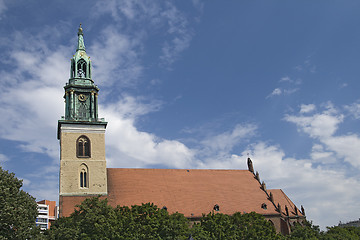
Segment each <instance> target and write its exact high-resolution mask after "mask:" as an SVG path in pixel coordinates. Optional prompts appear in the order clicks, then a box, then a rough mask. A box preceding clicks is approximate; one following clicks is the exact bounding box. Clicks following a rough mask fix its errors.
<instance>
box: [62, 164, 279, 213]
mask: <svg viewBox="0 0 360 240" xmlns="http://www.w3.org/2000/svg"><path fill="white" fill-rule="evenodd" d="M107 178H108V199H109V203H110V204H111V205H112V206H116V205H120V206H124V205H125V206H131V205H139V204H142V203H147V202H151V203H154V204H156V205H157V206H158V207H159V208H162V207H163V206H166V207H167V209H168V211H169V212H170V213H173V212H180V213H183V214H184V215H185V216H186V217H201V216H202V214H208V213H209V212H212V211H213V207H214V205H215V204H218V205H219V207H220V211H219V212H220V213H225V214H233V213H235V212H242V213H243V212H247V213H249V212H252V211H254V212H257V213H260V214H263V215H268V214H269V215H271V214H276V215H277V214H279V213H278V212H277V211H276V209H275V207H274V205H273V203H272V202H271V201H270V200H269V199H268V196H267V194H266V193H265V192H264V191H263V190H262V189H261V188H260V186H261V185H260V183H259V182H258V181H257V180H256V179H255V178H254V175H253V173H251V172H249V171H247V170H199V169H189V170H187V169H129V168H108V169H107ZM69 200H70V199H69ZM73 200H75V199H73ZM263 203H265V204H266V206H267V209H263V208H262V207H261V206H262V204H263Z"/></svg>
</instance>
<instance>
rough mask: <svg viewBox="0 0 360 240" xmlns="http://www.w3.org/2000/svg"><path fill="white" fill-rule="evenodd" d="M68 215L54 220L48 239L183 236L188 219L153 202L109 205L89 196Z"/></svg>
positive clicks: (162, 237) (176, 237)
mask: <svg viewBox="0 0 360 240" xmlns="http://www.w3.org/2000/svg"><path fill="white" fill-rule="evenodd" d="M78 207H79V209H78V210H76V211H75V212H74V213H73V214H71V216H70V217H67V218H60V219H59V220H57V221H55V223H54V224H53V225H52V226H51V229H50V231H48V233H47V234H48V236H49V238H50V239H149V240H151V239H186V236H187V234H188V230H189V228H188V220H187V219H186V218H185V217H184V216H183V215H182V214H179V213H175V214H171V215H170V214H169V213H168V212H167V211H166V210H163V209H159V208H158V207H157V206H155V205H154V204H149V203H147V204H142V205H141V206H137V205H135V206H132V207H131V208H128V207H119V206H118V207H117V208H115V209H114V208H112V207H111V206H109V205H108V204H107V200H106V199H105V200H101V199H100V198H99V197H95V198H88V199H86V200H85V201H84V202H82V203H81V205H79V206H78Z"/></svg>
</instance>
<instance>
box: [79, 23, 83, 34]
mask: <svg viewBox="0 0 360 240" xmlns="http://www.w3.org/2000/svg"><path fill="white" fill-rule="evenodd" d="M78 35H83V29H82V27H81V23H80V26H79V31H78Z"/></svg>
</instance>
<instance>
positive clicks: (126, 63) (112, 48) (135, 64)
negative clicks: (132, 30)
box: [87, 26, 143, 88]
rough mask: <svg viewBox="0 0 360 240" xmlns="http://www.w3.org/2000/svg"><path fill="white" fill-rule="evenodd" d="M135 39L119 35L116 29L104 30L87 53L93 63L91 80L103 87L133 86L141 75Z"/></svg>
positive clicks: (136, 40)
mask: <svg viewBox="0 0 360 240" xmlns="http://www.w3.org/2000/svg"><path fill="white" fill-rule="evenodd" d="M140 46H141V44H140V42H139V39H137V38H131V37H130V36H128V35H124V34H120V33H119V32H118V31H117V29H116V28H114V27H113V26H109V27H107V28H105V29H104V30H103V31H102V32H101V33H100V37H99V38H98V39H96V40H95V42H94V44H93V45H91V46H90V47H89V48H88V50H87V52H88V53H91V55H92V59H94V61H93V66H94V69H93V78H94V79H96V81H97V82H98V83H101V84H102V85H104V86H111V88H114V86H116V85H120V86H129V85H130V86H135V85H136V83H137V80H138V79H139V77H140V76H141V74H142V71H143V67H142V66H141V64H140V63H139V56H138V55H139V54H140V53H141V49H140Z"/></svg>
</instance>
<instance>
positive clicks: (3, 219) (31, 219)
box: [0, 167, 40, 239]
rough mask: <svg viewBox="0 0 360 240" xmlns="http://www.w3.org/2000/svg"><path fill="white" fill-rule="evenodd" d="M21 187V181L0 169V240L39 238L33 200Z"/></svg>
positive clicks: (36, 213) (35, 207)
mask: <svg viewBox="0 0 360 240" xmlns="http://www.w3.org/2000/svg"><path fill="white" fill-rule="evenodd" d="M21 187H22V180H19V179H17V178H16V177H15V174H14V173H9V172H8V171H5V170H3V169H2V167H0V239H32V238H39V237H40V235H39V234H40V229H39V228H37V227H36V224H35V220H36V216H37V215H38V211H37V204H36V201H35V198H33V197H32V196H30V195H29V194H28V193H26V192H24V191H23V190H21V189H20V188H21Z"/></svg>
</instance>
